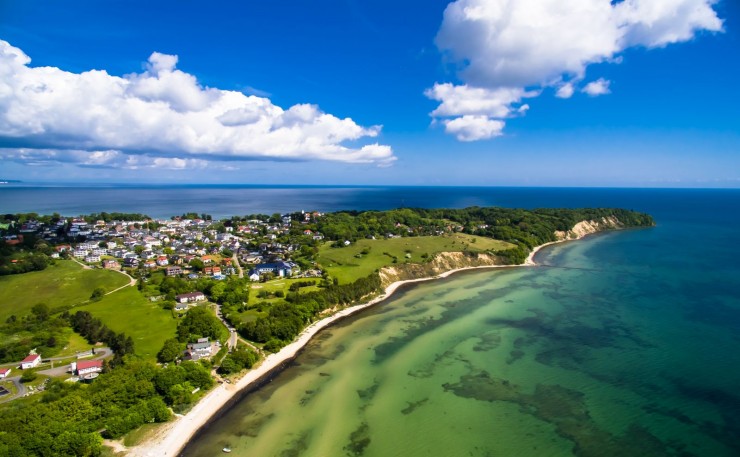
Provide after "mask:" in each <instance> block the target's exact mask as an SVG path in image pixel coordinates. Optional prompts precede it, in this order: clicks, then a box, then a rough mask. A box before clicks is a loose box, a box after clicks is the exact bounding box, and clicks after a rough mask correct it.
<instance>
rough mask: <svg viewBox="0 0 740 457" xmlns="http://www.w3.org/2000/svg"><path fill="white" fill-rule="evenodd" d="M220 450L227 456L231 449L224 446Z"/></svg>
mask: <svg viewBox="0 0 740 457" xmlns="http://www.w3.org/2000/svg"><path fill="white" fill-rule="evenodd" d="M221 450H222V451H224V452H225V453H227V454H228V453H229V452H231V448H230V447H229V446H226V447H225V448H223V449H221Z"/></svg>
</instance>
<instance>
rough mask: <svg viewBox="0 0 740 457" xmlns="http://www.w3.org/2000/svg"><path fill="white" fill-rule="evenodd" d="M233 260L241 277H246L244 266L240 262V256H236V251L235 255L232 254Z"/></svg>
mask: <svg viewBox="0 0 740 457" xmlns="http://www.w3.org/2000/svg"><path fill="white" fill-rule="evenodd" d="M231 260H232V262H233V264H234V265H236V269H237V270H239V279H241V278H243V277H244V270H242V266H241V264H240V263H239V258H238V257H237V256H236V252H235V253H234V255H233V256H231Z"/></svg>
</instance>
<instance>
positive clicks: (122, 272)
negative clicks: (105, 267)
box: [105, 270, 136, 295]
mask: <svg viewBox="0 0 740 457" xmlns="http://www.w3.org/2000/svg"><path fill="white" fill-rule="evenodd" d="M110 271H115V272H116V273H120V274H122V275H124V276H125V277H127V278H128V279H129V281H128V284H124V285H123V286H121V287H119V288H117V289H113V290H111V291H110V292H106V293H105V295H110V294H112V293H113V292H118V291H119V290H121V289H125V288H126V287H133V286H135V285H136V279H135V278H134V277H133V276H131V275H130V274H128V273H126V272H125V271H120V270H110Z"/></svg>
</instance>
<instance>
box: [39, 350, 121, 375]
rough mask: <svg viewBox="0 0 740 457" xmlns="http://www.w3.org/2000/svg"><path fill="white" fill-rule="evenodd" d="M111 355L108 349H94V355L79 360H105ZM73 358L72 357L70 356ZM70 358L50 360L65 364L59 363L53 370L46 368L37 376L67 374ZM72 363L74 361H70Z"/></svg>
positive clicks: (111, 352)
mask: <svg viewBox="0 0 740 457" xmlns="http://www.w3.org/2000/svg"><path fill="white" fill-rule="evenodd" d="M112 355H113V351H112V350H111V349H110V348H96V349H95V355H93V356H90V357H83V358H81V359H80V360H98V359H105V358H108V357H110V356H112ZM72 357H74V356H72ZM72 357H55V358H52V359H47V360H51V361H52V362H56V361H59V360H66V361H67V362H65V363H61V364H59V365H57V366H56V367H54V368H47V369H46V370H39V374H43V375H46V376H63V375H65V374H67V373H68V372H69V364H70V363H71V362H70V360H72ZM72 361H74V360H72ZM52 365H53V363H52Z"/></svg>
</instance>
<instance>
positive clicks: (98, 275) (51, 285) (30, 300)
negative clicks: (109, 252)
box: [0, 260, 129, 322]
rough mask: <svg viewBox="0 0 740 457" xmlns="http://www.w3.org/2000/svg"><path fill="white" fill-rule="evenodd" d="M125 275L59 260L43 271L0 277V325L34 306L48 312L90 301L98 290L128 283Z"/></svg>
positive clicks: (29, 310)
mask: <svg viewBox="0 0 740 457" xmlns="http://www.w3.org/2000/svg"><path fill="white" fill-rule="evenodd" d="M128 281H129V280H128V278H126V277H125V276H124V275H122V274H119V273H115V272H112V271H107V270H83V269H82V267H81V266H79V265H78V264H76V263H74V262H72V261H71V260H60V261H57V262H56V265H51V266H49V267H48V268H47V269H45V270H43V271H33V272H30V273H24V274H20V275H8V276H2V277H0V322H5V320H6V319H7V318H8V317H9V316H11V315H13V314H15V315H17V316H19V317H20V316H22V315H25V314H29V313H30V312H31V308H32V307H33V305H35V304H37V303H46V304H47V305H49V307H50V308H51V309H54V308H57V307H60V306H70V305H74V304H77V303H80V302H83V301H85V300H87V299H89V298H90V294H91V293H92V291H93V290H95V288H97V287H102V288H103V289H105V290H106V291H110V290H113V289H115V288H117V287H121V286H123V285H125V284H127V283H128Z"/></svg>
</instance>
